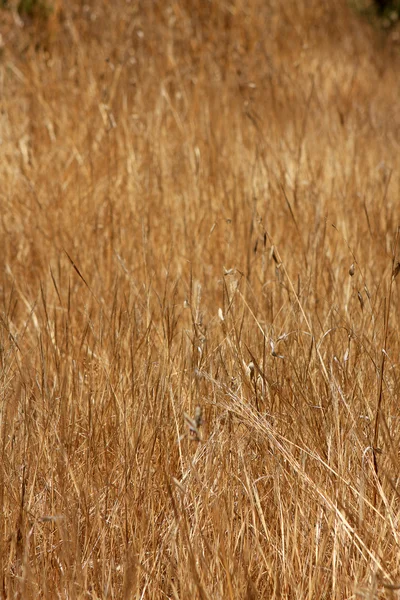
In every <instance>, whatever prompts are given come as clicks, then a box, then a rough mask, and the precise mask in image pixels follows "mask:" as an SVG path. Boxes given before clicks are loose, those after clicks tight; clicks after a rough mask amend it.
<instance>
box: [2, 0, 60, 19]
mask: <svg viewBox="0 0 400 600" xmlns="http://www.w3.org/2000/svg"><path fill="white" fill-rule="evenodd" d="M0 8H9V2H8V0H0ZM52 10H53V8H52V3H51V0H20V2H19V3H18V12H19V14H20V15H27V16H29V17H44V18H47V17H48V16H49V15H50V14H51V13H52Z"/></svg>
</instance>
